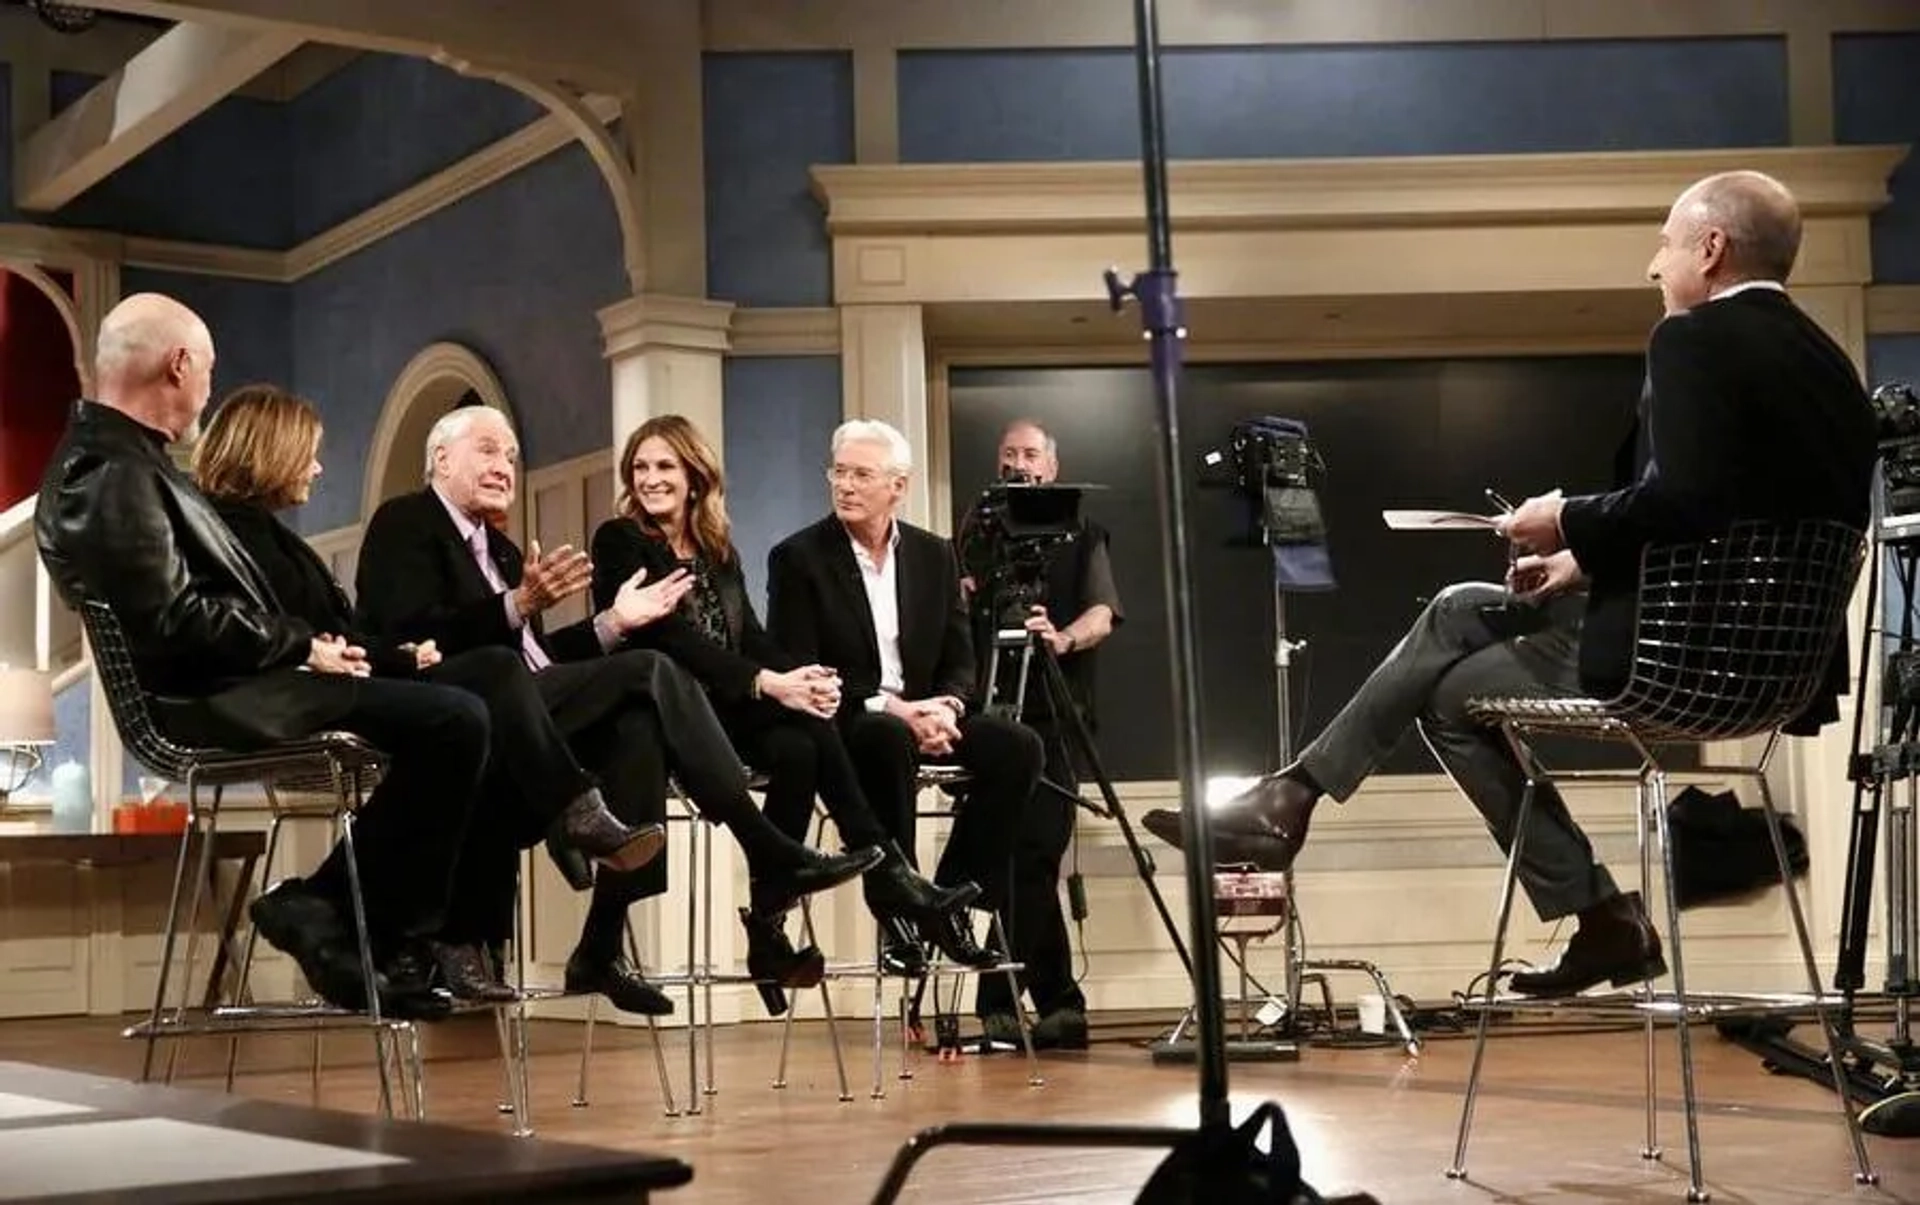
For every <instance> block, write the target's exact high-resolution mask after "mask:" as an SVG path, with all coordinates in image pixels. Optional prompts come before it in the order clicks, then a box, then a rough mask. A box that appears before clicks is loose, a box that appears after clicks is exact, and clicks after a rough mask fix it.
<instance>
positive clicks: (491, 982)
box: [427, 941, 520, 1004]
mask: <svg viewBox="0 0 1920 1205" xmlns="http://www.w3.org/2000/svg"><path fill="white" fill-rule="evenodd" d="M427 945H428V948H429V949H430V950H431V951H432V953H433V960H434V962H435V964H436V965H437V966H438V967H439V969H440V981H441V982H442V983H444V984H446V985H447V991H448V992H450V993H451V994H452V995H453V998H454V999H455V1000H464V1001H467V1002H469V1003H478V1004H511V1003H512V1002H513V1001H515V1000H518V999H519V998H520V993H519V992H516V991H514V990H513V989H512V988H511V987H508V986H507V985H506V984H504V983H502V982H500V979H499V977H498V976H496V975H495V974H494V973H493V969H492V968H491V967H490V966H488V965H487V955H486V952H485V951H484V950H482V949H481V948H480V947H479V946H469V945H449V944H447V943H446V942H443V941H434V942H428V943H427Z"/></svg>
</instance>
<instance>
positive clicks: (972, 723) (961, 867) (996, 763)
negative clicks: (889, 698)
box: [841, 712, 1045, 910]
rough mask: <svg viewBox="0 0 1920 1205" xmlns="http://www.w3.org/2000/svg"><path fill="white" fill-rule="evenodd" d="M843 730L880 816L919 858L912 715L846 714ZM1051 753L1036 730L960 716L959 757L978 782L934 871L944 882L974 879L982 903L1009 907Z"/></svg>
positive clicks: (917, 755)
mask: <svg viewBox="0 0 1920 1205" xmlns="http://www.w3.org/2000/svg"><path fill="white" fill-rule="evenodd" d="M841 727H842V732H843V734H844V736H845V739H846V744H847V752H848V753H849V754H850V755H851V756H852V758H853V765H854V769H855V771H856V772H857V773H858V774H859V776H860V785H861V788H862V789H863V790H864V791H865V792H866V796H867V800H868V802H869V803H871V804H872V805H873V810H874V815H875V816H876V817H877V818H878V819H879V821H880V825H881V827H883V828H885V829H886V830H887V832H888V834H889V835H891V836H892V837H893V838H894V839H895V840H896V841H898V842H900V848H901V849H902V850H904V851H905V852H906V854H907V856H908V857H909V858H912V857H913V856H914V847H913V834H914V827H915V821H916V817H915V815H914V810H915V809H914V804H915V797H916V795H917V793H918V792H917V790H916V788H915V776H916V775H917V773H918V771H919V766H920V761H921V758H920V751H919V749H918V747H917V746H916V745H915V743H914V739H913V731H912V730H911V729H910V728H908V727H907V724H906V721H904V720H901V719H897V718H895V717H894V716H890V715H886V714H883V713H872V712H858V713H855V714H854V715H852V716H850V717H848V718H846V719H843V720H842V721H841ZM1044 757H1045V752H1044V751H1043V750H1042V748H1041V746H1040V738H1039V736H1037V735H1035V733H1034V731H1033V730H1032V729H1031V728H1028V727H1025V726H1024V725H1021V724H1015V723H1012V722H1010V721H1007V720H1002V719H998V718H995V717H993V716H984V715H974V716H967V717H966V718H964V719H962V720H961V721H960V743H959V745H958V746H957V747H956V748H955V750H954V757H953V759H952V760H953V761H954V762H956V763H957V764H958V765H959V766H960V767H961V768H962V769H964V770H966V771H967V774H968V775H969V777H970V778H971V779H972V781H971V783H970V784H969V786H968V788H967V792H966V800H965V802H964V803H963V804H962V805H961V806H960V807H959V808H958V810H957V812H956V814H955V816H954V820H953V829H952V831H951V832H950V833H949V834H948V836H947V847H946V849H945V850H943V851H942V852H941V855H940V864H939V867H938V869H937V870H936V871H935V872H934V875H933V879H934V881H935V882H936V883H939V884H941V885H943V886H954V885H956V884H958V883H961V882H963V881H966V880H968V879H971V880H972V881H974V882H976V883H978V884H980V899H979V901H978V903H977V904H976V905H975V906H976V907H979V908H987V909H994V910H998V909H1001V908H1003V907H1005V905H1006V902H1007V891H1006V885H1007V879H1008V862H1009V860H1010V857H1011V854H1012V852H1013V846H1014V840H1015V837H1016V835H1017V834H1018V832H1019V829H1020V825H1021V824H1022V823H1023V822H1024V817H1025V814H1026V811H1027V808H1028V805H1029V801H1030V800H1031V799H1032V798H1033V794H1034V790H1033V788H1034V785H1035V784H1036V783H1038V782H1039V781H1040V767H1041V764H1042V761H1043V759H1044Z"/></svg>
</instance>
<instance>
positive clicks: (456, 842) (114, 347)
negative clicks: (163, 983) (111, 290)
mask: <svg viewBox="0 0 1920 1205" xmlns="http://www.w3.org/2000/svg"><path fill="white" fill-rule="evenodd" d="M213 358H214V352H213V339H212V336H211V335H210V334H209V333H208V331H207V327H206V324H205V323H204V322H202V321H201V320H200V319H199V317H198V316H196V315H195V314H194V313H193V312H192V311H191V310H189V309H187V308H186V307H185V306H183V305H181V304H180V303H179V302H177V301H174V300H173V299H171V298H168V297H163V296H161V295H159V294H153V293H143V294H136V295H135V296H132V297H128V298H127V299H125V300H124V301H122V302H120V304H119V305H117V306H115V307H114V308H113V311H112V312H111V313H109V314H108V315H107V317H106V319H105V321H104V322H102V323H101V327H100V335H99V347H98V352H97V360H96V377H97V394H98V396H97V398H96V399H95V400H91V401H81V402H80V403H79V404H78V405H77V406H76V408H75V410H74V415H73V420H72V422H71V424H70V425H69V426H68V428H67V433H66V436H65V438H64V439H63V440H62V441H61V443H60V446H59V447H58V448H56V449H55V451H54V454H53V459H52V462H51V463H50V464H49V465H48V467H47V472H46V476H45V479H44V480H43V482H42V483H41V487H40V496H39V500H38V504H37V509H36V511H35V515H34V528H35V536H36V538H37V540H38V543H39V548H40V556H41V559H42V560H43V561H44V562H45V563H46V566H47V570H48V572H49V573H51V574H52V576H53V580H54V583H55V585H56V586H57V587H58V589H59V591H60V596H61V597H62V598H63V599H65V600H66V602H67V604H68V605H69V606H73V607H76V608H77V607H79V606H80V605H81V604H82V603H83V602H87V601H98V602H102V603H105V604H106V605H107V606H108V607H109V608H111V609H112V611H113V613H114V617H115V618H116V619H117V620H118V621H119V624H120V627H121V629H122V630H123V631H124V632H125V633H126V638H127V643H128V645H129V647H130V649H131V651H132V654H133V660H134V670H135V673H136V674H137V675H138V677H139V679H140V685H141V687H142V688H143V689H144V690H145V691H146V692H147V695H148V698H149V703H150V705H151V707H152V709H153V713H154V716H155V720H156V722H157V723H158V724H159V725H160V727H161V728H162V729H163V730H164V731H165V732H166V734H167V735H168V736H170V737H172V738H173V739H175V740H178V741H181V742H183V743H186V744H190V745H211V746H219V747H226V748H234V749H255V748H261V747H264V746H268V745H272V744H277V743H280V742H284V741H289V740H296V739H299V738H302V737H306V736H311V735H313V734H314V733H316V732H320V731H323V730H340V731H346V732H351V733H354V734H355V735H358V736H361V737H363V738H365V739H366V740H368V741H369V742H371V743H372V744H373V745H375V746H376V747H378V748H379V749H380V750H381V751H383V752H384V753H385V754H387V755H388V757H389V759H390V762H389V765H388V769H387V772H386V775H385V777H384V778H383V779H382V780H381V782H380V784H379V786H378V787H376V788H375V789H374V791H373V793H372V796H371V798H369V799H368V800H367V803H366V805H365V806H364V807H363V808H362V809H361V810H360V813H359V819H358V822H357V824H356V825H355V829H354V832H355V838H356V840H355V852H356V853H357V855H358V863H359V871H360V881H361V885H362V895H363V898H364V902H365V904H366V916H367V926H368V930H369V933H368V936H369V938H370V940H371V943H372V946H373V951H374V957H375V959H376V963H377V964H385V963H387V962H389V960H390V959H391V958H392V956H394V955H396V954H397V953H398V952H399V951H401V950H402V949H404V948H405V947H406V946H408V945H409V944H410V943H413V942H417V941H420V940H422V939H424V938H426V937H427V936H429V935H430V934H432V933H434V932H435V931H436V930H437V929H438V928H439V926H440V923H441V920H442V916H443V913H444V911H445V909H446V907H447V901H448V896H449V892H450V890H451V885H452V880H453V876H454V871H455V867H456V863H457V861H458V851H459V849H460V845H461V838H462V834H463V833H464V832H465V830H466V826H467V818H468V813H469V809H470V808H471V807H472V804H473V800H474V793H475V790H476V788H477V787H478V785H479V781H480V775H481V773H482V771H483V769H484V768H485V765H486V749H487V737H488V725H487V714H486V711H485V709H484V708H483V707H482V706H481V704H480V701H479V700H478V699H476V698H474V697H473V696H472V695H469V694H467V693H466V692H465V691H461V690H456V689H454V688H452V687H447V686H435V685H430V684H428V683H425V682H409V681H394V680H383V679H377V678H371V677H369V676H368V667H367V658H366V653H365V650H364V649H361V648H359V647H356V646H354V645H351V644H349V643H348V642H347V641H345V640H344V639H342V638H341V636H340V634H339V633H337V632H331V633H330V632H327V631H323V630H319V629H316V628H315V627H313V626H312V625H311V624H309V623H308V622H307V621H305V620H304V619H300V618H296V617H293V616H289V615H286V614H284V613H283V612H282V610H281V607H280V605H279V603H278V601H277V600H276V599H275V597H274V594H273V591H272V589H271V587H270V586H269V584H268V582H267V579H266V577H265V576H264V575H263V574H262V573H261V572H260V570H259V568H258V567H257V566H256V565H255V564H254V562H253V561H252V559H251V558H250V557H248V555H247V553H246V552H245V550H244V549H243V548H242V547H241V546H240V544H239V543H238V542H236V541H235V539H234V537H233V534H232V533H231V532H230V531H229V530H228V529H227V526H226V524H224V523H223V522H221V520H220V517H219V515H218V514H216V513H215V512H214V509H213V507H212V506H211V505H210V504H209V503H208V502H207V500H206V499H205V498H204V497H202V496H201V494H200V493H199V491H198V490H196V489H195V488H194V487H193V484H192V483H191V482H190V481H188V480H187V478H186V477H185V475H184V474H182V473H181V472H180V471H179V470H178V469H177V468H176V467H175V466H174V464H173V462H172V460H171V459H170V458H169V457H168V455H167V450H166V449H167V445H168V444H171V443H174V442H176V441H177V440H179V439H180V438H181V437H182V436H183V435H184V434H186V433H187V432H188V431H190V430H192V429H193V427H194V425H195V423H197V422H198V420H199V417H200V414H201V412H202V411H203V410H205V408H206V405H207V395H208V391H209V389H210V387H211V383H212V377H213ZM347 884H348V879H347V874H346V862H345V858H344V855H343V853H342V851H341V848H340V847H339V846H337V845H336V846H335V847H334V850H333V852H332V853H331V854H330V855H329V856H328V857H327V859H326V861H325V862H324V863H322V864H321V866H320V868H319V869H318V870H316V871H315V872H314V873H313V874H311V875H310V876H308V877H307V878H306V879H305V880H300V879H289V880H286V881H284V882H282V883H279V884H277V885H276V886H275V887H274V888H273V890H271V891H269V892H267V893H266V894H265V895H263V896H262V897H261V898H260V899H258V900H256V901H255V902H254V904H253V906H252V916H253V920H254V923H255V925H256V927H257V928H258V930H259V932H260V935H261V936H263V937H265V938H266V939H267V941H268V942H270V943H271V944H272V945H274V946H275V947H277V948H278V949H280V950H282V951H284V952H286V953H287V954H289V955H291V956H292V957H293V959H294V960H295V961H296V962H297V963H298V964H299V966H300V970H301V973H302V974H303V975H305V977H306V979H307V982H308V983H309V984H310V985H312V987H313V989H314V990H315V991H317V992H319V993H320V994H321V995H322V996H323V997H325V998H326V999H327V1000H328V1001H330V1002H332V1003H333V1004H336V1005H339V1006H341V1007H343V1008H352V1009H358V1008H363V1007H365V1006H366V1004H367V1002H368V1000H369V989H370V988H371V989H372V990H373V991H377V992H378V993H379V997H380V1002H381V1006H382V1009H383V1011H384V1012H386V1013H388V1015H392V1016H397V1017H414V1018H428V1017H434V1016H441V1015H445V1013H446V1012H447V1009H448V1006H447V1003H446V1001H445V1000H444V998H441V997H438V996H435V995H433V994H431V993H428V992H425V991H421V990H404V989H402V988H400V987H399V986H398V985H397V984H395V983H392V982H389V979H388V976H387V974H386V973H385V971H384V970H377V971H376V977H377V979H378V982H376V983H374V984H371V985H370V984H368V983H367V982H366V979H365V976H364V975H363V973H362V971H361V963H360V959H359V955H358V949H357V939H356V937H355V936H354V930H353V925H352V921H351V920H350V919H349V918H351V916H352V912H351V908H350V904H349V897H348V894H347Z"/></svg>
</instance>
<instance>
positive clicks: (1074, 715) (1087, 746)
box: [982, 601, 1193, 977]
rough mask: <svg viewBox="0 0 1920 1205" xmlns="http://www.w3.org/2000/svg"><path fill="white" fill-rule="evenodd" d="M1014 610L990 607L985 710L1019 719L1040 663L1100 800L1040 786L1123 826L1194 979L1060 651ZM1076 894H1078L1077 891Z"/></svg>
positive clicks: (1054, 713)
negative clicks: (1021, 620)
mask: <svg viewBox="0 0 1920 1205" xmlns="http://www.w3.org/2000/svg"><path fill="white" fill-rule="evenodd" d="M1016 613H1019V614H1024V612H1023V611H1021V608H1020V607H1019V606H1018V603H1017V601H1016V603H1015V604H1013V605H1010V606H999V607H996V608H994V609H993V610H991V611H989V614H990V615H996V616H998V617H999V618H998V619H996V621H995V622H994V624H993V638H992V647H991V652H990V654H989V656H988V659H987V682H986V690H985V693H984V694H983V696H982V697H983V698H984V699H985V700H986V703H985V710H986V712H987V714H989V715H997V716H1000V717H1002V718H1004V719H1009V720H1013V721H1016V722H1019V721H1021V720H1022V719H1023V718H1024V717H1025V716H1026V714H1027V691H1028V689H1029V688H1030V687H1031V685H1032V681H1033V670H1034V666H1035V665H1038V666H1039V669H1040V678H1041V683H1042V687H1043V689H1044V690H1045V691H1046V699H1047V704H1048V710H1049V712H1050V723H1051V725H1052V726H1053V727H1054V728H1056V729H1058V736H1060V737H1062V738H1064V739H1065V740H1066V741H1067V752H1068V756H1069V757H1072V758H1074V759H1075V760H1076V761H1077V762H1078V763H1079V764H1080V765H1082V766H1084V767H1086V769H1087V773H1088V775H1089V777H1091V778H1092V779H1093V781H1094V784H1095V785H1096V786H1097V787H1098V788H1099V790H1100V800H1101V802H1100V804H1094V803H1092V802H1091V801H1089V800H1088V799H1086V798H1085V797H1084V796H1082V795H1081V794H1080V793H1079V792H1078V791H1070V790H1068V789H1067V788H1066V787H1065V786H1064V785H1062V784H1060V783H1057V782H1054V781H1053V780H1052V779H1050V778H1046V777H1044V776H1043V777H1042V778H1041V779H1040V790H1042V791H1046V792H1048V793H1050V794H1053V795H1056V796H1058V797H1060V798H1063V799H1067V800H1070V801H1072V802H1073V804H1074V805H1076V806H1078V807H1082V808H1085V809H1086V810H1087V811H1090V812H1092V813H1093V814H1094V815H1096V816H1099V817H1100V818H1101V819H1103V820H1112V821H1114V822H1115V823H1117V824H1118V825H1119V826H1120V836H1121V837H1122V839H1124V840H1125V841H1126V843H1127V850H1128V852H1130V853H1131V854H1132V855H1133V867H1134V870H1135V872H1136V873H1138V874H1139V876H1140V882H1141V883H1142V884H1143V885H1145V887H1146V889H1147V895H1148V896H1149V897H1150V898H1151V899H1152V900H1153V907H1154V911H1156V912H1157V913H1159V915H1160V923H1161V924H1162V925H1164V926H1165V927H1166V930H1167V936H1168V937H1169V938H1171V939H1172V941H1173V948H1174V950H1175V951H1176V952H1177V953H1178V954H1179V955H1180V964H1181V965H1182V966H1183V967H1185V968H1186V969H1187V974H1188V976H1189V977H1191V976H1192V974H1193V960H1192V958H1191V956H1189V954H1188V953H1187V945H1186V943H1185V942H1184V941H1182V940H1181V938H1180V926H1179V923H1178V922H1176V921H1175V920H1174V918H1173V913H1172V911H1170V910H1169V909H1168V908H1167V901H1166V897H1165V896H1163V895H1161V894H1160V885H1159V884H1158V883H1157V882H1155V881H1154V877H1153V876H1154V864H1153V855H1151V854H1149V853H1148V852H1147V850H1146V848H1145V847H1144V846H1142V845H1141V844H1140V839H1139V838H1138V837H1137V836H1135V835H1134V831H1133V822H1132V821H1131V820H1129V819H1128V817H1127V811H1126V808H1124V807H1123V806H1121V803H1120V795H1119V793H1118V792H1117V791H1115V790H1114V787H1113V780H1112V779H1111V778H1109V777H1107V771H1106V767H1105V766H1104V765H1103V764H1102V763H1101V761H1100V751H1099V750H1098V749H1096V748H1095V747H1094V743H1093V732H1092V730H1091V729H1090V728H1089V727H1088V726H1087V720H1086V717H1085V716H1084V715H1082V714H1081V712H1080V708H1079V707H1078V706H1077V705H1075V703H1074V700H1073V691H1072V689H1071V688H1070V687H1069V686H1068V685H1067V675H1066V671H1065V670H1063V669H1061V668H1060V658H1059V655H1058V654H1056V653H1055V652H1054V651H1053V649H1052V648H1050V647H1048V645H1047V644H1046V642H1045V641H1044V640H1042V639H1041V638H1040V635H1039V634H1038V633H1037V632H1030V631H1028V630H1027V629H1026V628H1025V627H1024V626H1022V625H1021V624H1018V623H1014V622H1013V619H1014V617H1015V615H1016ZM1009 670H1010V671H1011V672H1008V671H1009ZM1009 680H1010V681H1009ZM1075 894H1076V898H1077V894H1078V893H1077V892H1076V893H1075Z"/></svg>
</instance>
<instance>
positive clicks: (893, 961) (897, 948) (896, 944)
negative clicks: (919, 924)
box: [880, 916, 927, 979]
mask: <svg viewBox="0 0 1920 1205" xmlns="http://www.w3.org/2000/svg"><path fill="white" fill-rule="evenodd" d="M880 973H881V974H882V975H890V976H894V977H897V978H903V979H918V978H920V977H921V976H922V975H925V974H926V973H927V951H926V949H925V948H924V947H922V946H921V944H920V939H919V938H917V937H915V936H914V933H913V929H912V927H911V926H909V925H908V924H907V922H906V921H904V920H902V919H900V918H899V917H897V916H883V917H881V918H880Z"/></svg>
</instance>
